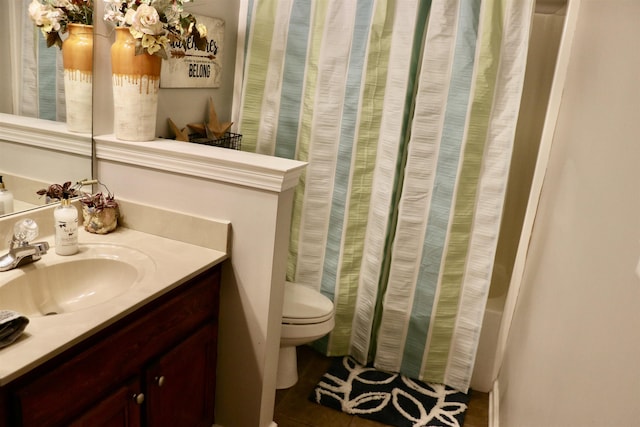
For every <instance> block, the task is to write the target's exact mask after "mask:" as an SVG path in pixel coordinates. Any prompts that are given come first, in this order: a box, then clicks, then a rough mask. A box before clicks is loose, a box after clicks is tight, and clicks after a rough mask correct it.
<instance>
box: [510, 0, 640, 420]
mask: <svg viewBox="0 0 640 427" xmlns="http://www.w3.org/2000/svg"><path fill="white" fill-rule="evenodd" d="M638 22H640V2H638V1H637V0H626V1H625V0H616V1H611V0H583V1H582V3H581V6H580V9H579V15H578V21H577V27H576V32H575V36H574V37H575V38H574V41H573V48H572V50H571V55H570V59H569V68H568V74H567V81H566V85H565V88H564V95H563V99H562V104H561V106H560V112H559V116H558V122H557V128H556V132H555V136H554V141H553V146H552V151H551V157H550V162H549V165H548V169H547V176H546V178H545V182H544V187H543V190H542V195H541V201H540V206H539V210H538V214H537V217H536V221H535V225H534V231H533V235H532V239H531V244H530V248H529V254H528V257H527V262H526V266H525V270H524V277H523V283H522V286H521V291H520V294H519V296H518V302H517V306H516V310H515V314H514V317H513V322H512V326H511V330H510V333H509V335H508V339H507V345H506V352H505V357H504V361H503V364H502V367H501V370H500V373H499V376H498V385H499V387H498V390H499V396H498V398H499V409H500V410H499V423H500V425H502V426H508V427H509V426H518V427H527V426H532V427H533V426H535V427H538V426H546V427H553V426H558V427H560V426H562V427H565V426H583V427H588V426H601V425H607V426H628V425H632V424H633V423H634V422H637V420H638V419H640V405H639V404H638V402H639V398H640V391H639V390H640V366H639V363H640V362H639V361H640V339H639V337H638V332H637V328H638V326H640V279H639V278H638V277H637V276H636V272H635V270H636V265H637V263H638V257H639V256H640V191H639V190H638V188H637V186H638V183H640V167H639V166H638V163H639V162H640V143H638V135H640V49H638V40H640V26H639V25H638Z"/></svg>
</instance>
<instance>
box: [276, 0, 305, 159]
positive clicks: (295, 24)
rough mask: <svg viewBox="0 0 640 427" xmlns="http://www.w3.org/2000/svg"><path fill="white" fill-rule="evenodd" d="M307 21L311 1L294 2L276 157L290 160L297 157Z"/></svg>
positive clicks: (288, 39) (283, 80)
mask: <svg viewBox="0 0 640 427" xmlns="http://www.w3.org/2000/svg"><path fill="white" fill-rule="evenodd" d="M310 20H311V0H297V1H294V2H293V8H292V10H291V21H290V22H289V37H288V38H287V49H286V57H285V63H284V71H283V77H282V95H281V100H280V117H279V118H278V133H277V137H276V151H275V155H276V157H285V158H287V159H293V158H295V154H296V146H297V140H298V123H299V120H300V110H301V108H302V90H303V84H304V73H305V68H306V67H305V60H306V58H307V44H308V42H309V27H310Z"/></svg>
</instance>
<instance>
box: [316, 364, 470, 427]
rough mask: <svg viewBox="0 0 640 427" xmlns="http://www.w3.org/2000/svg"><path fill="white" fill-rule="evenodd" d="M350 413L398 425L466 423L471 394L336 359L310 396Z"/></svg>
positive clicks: (458, 424) (451, 424)
mask: <svg viewBox="0 0 640 427" xmlns="http://www.w3.org/2000/svg"><path fill="white" fill-rule="evenodd" d="M309 399H310V400H311V401H313V402H316V403H319V404H321V405H324V406H328V407H330V408H333V409H337V410H338V411H342V412H346V413H347V414H352V415H358V416H360V417H363V418H368V419H371V420H375V421H378V422H381V423H384V424H388V425H392V426H397V427H418V426H451V427H454V426H455V427H459V426H462V423H463V421H464V415H465V411H466V410H467V405H468V403H469V395H468V394H465V393H462V392H459V391H457V390H454V389H452V388H450V387H447V386H444V385H441V384H430V383H424V382H421V381H416V380H412V379H410V378H407V377H405V376H404V375H400V374H391V373H388V372H382V371H378V370H376V369H374V368H369V367H364V366H361V365H359V364H358V363H356V362H355V361H354V360H353V359H351V358H350V357H344V358H340V359H336V361H335V362H334V363H333V365H332V366H331V367H330V368H329V371H328V372H327V373H326V374H324V375H323V376H322V378H321V379H320V382H319V383H318V385H317V386H316V387H315V388H314V390H313V392H312V393H311V395H310V396H309Z"/></svg>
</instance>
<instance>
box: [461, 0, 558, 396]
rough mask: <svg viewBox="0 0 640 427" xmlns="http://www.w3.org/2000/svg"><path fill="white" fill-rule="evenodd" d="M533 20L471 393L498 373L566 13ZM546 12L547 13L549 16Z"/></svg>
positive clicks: (543, 14) (553, 12) (487, 386)
mask: <svg viewBox="0 0 640 427" xmlns="http://www.w3.org/2000/svg"><path fill="white" fill-rule="evenodd" d="M539 10H540V11H537V12H536V13H535V15H534V18H533V23H532V30H531V39H530V42H529V52H528V57H527V71H526V74H525V80H524V87H523V93H522V101H521V103H520V114H519V117H518V125H517V127H516V135H515V142H514V147H513V155H512V160H511V170H510V172H509V184H508V187H507V195H506V199H505V206H504V213H503V218H502V224H501V227H500V236H499V239H498V246H497V248H496V258H495V264H494V269H493V276H492V279H491V287H490V290H489V300H488V301H487V308H486V310H485V315H484V320H483V324H482V332H481V335H480V343H479V345H478V352H477V355H476V363H475V368H474V372H473V378H472V381H471V387H472V388H473V389H474V390H478V391H483V392H488V391H489V390H491V387H492V385H493V380H494V379H495V377H496V375H497V373H496V372H494V371H493V364H494V363H493V361H494V357H495V350H496V343H497V338H498V328H499V327H500V320H501V319H502V310H503V308H504V302H505V298H506V294H507V290H508V288H509V282H510V280H511V274H512V271H513V263H514V260H515V256H516V250H517V248H518V242H519V241H520V231H521V229H522V223H523V220H524V215H525V211H526V208H527V202H528V200H529V191H530V188H531V181H532V178H533V172H534V169H535V165H536V159H537V155H538V148H539V144H540V136H541V134H542V128H543V124H544V119H545V115H546V111H547V102H548V100H549V92H550V90H551V83H552V81H553V74H554V69H555V64H556V56H557V53H558V47H559V44H560V37H561V35H562V29H563V26H564V18H565V16H564V15H565V14H564V11H565V10H566V8H560V9H559V10H558V7H555V8H539ZM549 12H551V13H549Z"/></svg>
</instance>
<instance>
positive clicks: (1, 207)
mask: <svg viewBox="0 0 640 427" xmlns="http://www.w3.org/2000/svg"><path fill="white" fill-rule="evenodd" d="M12 212H13V194H11V191H9V190H7V189H6V188H5V185H4V182H2V176H0V215H5V214H10V213H12Z"/></svg>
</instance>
